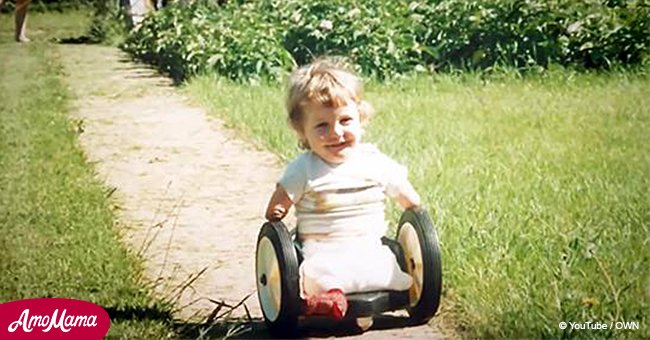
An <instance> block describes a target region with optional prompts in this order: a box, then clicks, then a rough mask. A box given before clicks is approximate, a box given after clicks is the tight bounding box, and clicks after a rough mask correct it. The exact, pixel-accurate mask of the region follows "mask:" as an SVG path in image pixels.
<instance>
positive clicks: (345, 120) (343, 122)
mask: <svg viewBox="0 0 650 340" xmlns="http://www.w3.org/2000/svg"><path fill="white" fill-rule="evenodd" d="M350 123H352V117H345V118H343V119H341V125H348V124H350Z"/></svg>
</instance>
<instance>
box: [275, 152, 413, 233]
mask: <svg viewBox="0 0 650 340" xmlns="http://www.w3.org/2000/svg"><path fill="white" fill-rule="evenodd" d="M407 183H408V179H407V170H406V168H405V167H404V166H402V165H400V164H398V163H397V162H395V161H394V160H392V159H391V158H390V157H388V156H386V155H385V154H383V153H382V152H380V151H379V150H378V149H377V148H376V147H375V146H374V145H371V144H360V145H358V146H357V147H356V148H355V150H354V152H353V153H352V154H351V155H350V157H349V158H348V159H347V160H346V161H345V162H343V163H341V164H336V165H332V164H329V163H327V162H325V161H323V160H322V159H321V158H320V157H318V156H317V155H316V154H314V153H313V152H311V151H308V152H305V153H303V154H301V155H300V156H298V157H297V158H296V159H295V160H294V161H292V162H291V163H290V164H289V165H288V166H287V169H286V171H285V173H284V176H282V178H281V179H280V181H279V184H280V186H282V187H283V188H284V190H285V191H286V192H287V194H288V195H289V198H290V199H291V201H293V202H294V204H295V207H296V218H297V220H298V233H299V234H301V235H305V236H306V235H309V234H327V235H330V236H332V237H346V236H371V235H372V236H377V237H381V236H383V235H384V233H385V231H386V221H385V216H384V201H385V199H386V196H389V197H394V196H396V195H397V193H398V192H399V191H400V187H401V186H404V185H406V184H407Z"/></svg>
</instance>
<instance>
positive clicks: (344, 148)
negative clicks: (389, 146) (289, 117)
mask: <svg viewBox="0 0 650 340" xmlns="http://www.w3.org/2000/svg"><path fill="white" fill-rule="evenodd" d="M303 109H304V120H303V125H302V127H303V129H302V130H303V131H299V133H300V135H301V137H302V138H303V139H304V140H305V141H306V142H307V143H308V144H309V148H310V149H311V150H312V151H313V152H315V153H316V154H317V155H318V156H319V157H320V158H322V159H323V160H325V161H326V162H328V163H331V164H340V163H343V162H344V161H345V160H346V159H347V157H348V156H349V155H350V152H351V151H352V150H353V149H354V147H356V146H357V144H358V143H359V142H360V141H361V134H362V133H363V128H362V127H361V122H360V119H359V109H358V107H357V104H355V103H349V104H348V105H346V106H341V107H337V108H332V107H326V106H323V105H321V104H318V103H307V104H306V105H305V106H304V108H303Z"/></svg>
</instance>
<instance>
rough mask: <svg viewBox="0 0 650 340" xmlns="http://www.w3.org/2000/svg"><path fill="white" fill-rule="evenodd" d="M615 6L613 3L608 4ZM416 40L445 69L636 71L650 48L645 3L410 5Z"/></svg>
mask: <svg viewBox="0 0 650 340" xmlns="http://www.w3.org/2000/svg"><path fill="white" fill-rule="evenodd" d="M610 2H612V1H610ZM411 7H412V9H413V11H414V12H415V13H416V14H417V15H419V16H420V17H421V18H422V21H421V23H420V25H419V26H418V27H416V33H415V34H416V36H417V37H418V41H419V42H420V43H422V44H424V45H426V46H428V47H430V48H431V49H432V50H433V51H435V53H434V56H433V58H432V59H430V60H428V61H429V62H431V63H435V64H436V65H439V66H441V67H461V68H465V67H469V68H477V69H484V68H489V67H492V66H495V65H508V66H515V67H517V68H526V67H531V66H536V65H538V66H544V67H545V66H547V65H548V64H550V63H558V64H562V65H573V66H578V67H584V68H607V67H610V66H612V64H614V63H619V64H620V63H626V64H635V63H640V62H642V61H643V59H644V58H647V53H648V48H649V47H650V40H649V39H650V22H649V19H648V18H650V7H649V6H648V4H647V3H646V2H645V1H618V2H616V4H608V2H605V3H601V2H600V1H594V0H581V1H573V0H558V1H548V2H547V1H530V0H474V1H462V0H447V1H440V2H437V3H434V4H420V3H413V4H412V5H411Z"/></svg>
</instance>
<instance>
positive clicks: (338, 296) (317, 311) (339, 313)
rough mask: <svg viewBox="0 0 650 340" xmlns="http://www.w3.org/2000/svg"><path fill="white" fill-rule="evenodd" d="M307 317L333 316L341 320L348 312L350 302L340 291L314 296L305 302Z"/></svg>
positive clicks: (330, 291)
mask: <svg viewBox="0 0 650 340" xmlns="http://www.w3.org/2000/svg"><path fill="white" fill-rule="evenodd" d="M303 308H304V311H305V315H322V316H331V317H332V318H334V319H336V320H341V319H343V317H344V316H345V313H346V312H347V310H348V300H347V299H346V298H345V294H343V291H342V290H340V289H330V290H329V291H327V293H323V294H319V295H313V296H310V297H309V298H307V300H303Z"/></svg>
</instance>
